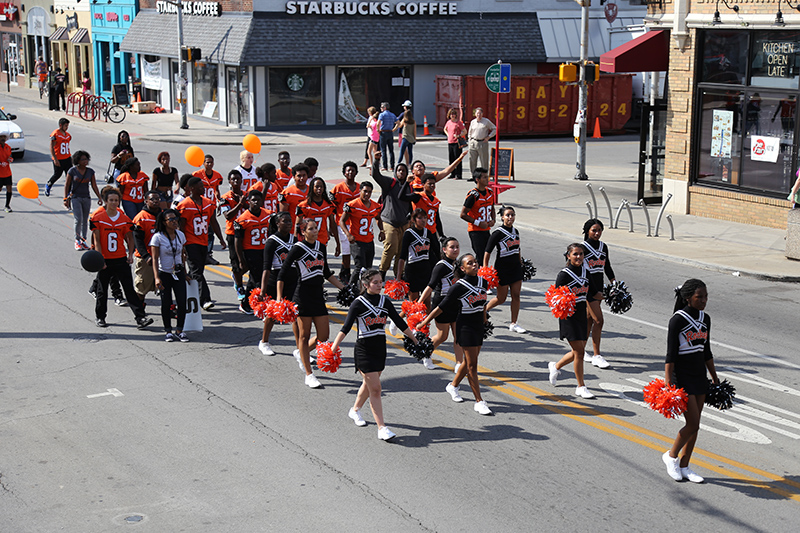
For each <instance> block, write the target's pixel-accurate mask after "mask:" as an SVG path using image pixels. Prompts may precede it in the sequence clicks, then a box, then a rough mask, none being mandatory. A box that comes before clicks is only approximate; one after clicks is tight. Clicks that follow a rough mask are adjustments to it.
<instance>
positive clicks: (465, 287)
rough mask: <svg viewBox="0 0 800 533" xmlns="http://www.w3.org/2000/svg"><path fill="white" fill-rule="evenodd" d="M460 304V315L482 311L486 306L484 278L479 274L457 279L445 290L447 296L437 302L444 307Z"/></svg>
mask: <svg viewBox="0 0 800 533" xmlns="http://www.w3.org/2000/svg"><path fill="white" fill-rule="evenodd" d="M456 302H459V303H460V304H461V314H462V315H472V314H474V313H482V312H483V309H484V307H486V280H485V279H483V278H481V277H479V276H466V277H464V278H461V279H459V280H458V281H457V282H455V283H454V284H453V286H452V287H450V290H449V291H447V296H445V298H444V300H442V302H441V303H440V304H439V307H440V308H442V309H446V308H448V307H449V306H454V305H456Z"/></svg>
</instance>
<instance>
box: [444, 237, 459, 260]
mask: <svg viewBox="0 0 800 533" xmlns="http://www.w3.org/2000/svg"><path fill="white" fill-rule="evenodd" d="M451 242H455V243H457V244H458V239H456V238H455V237H445V238H444V239H442V259H444V260H445V261H450V259H448V258H447V255H446V254H445V253H444V249H445V248H447V246H448V245H449V244H450V243H451Z"/></svg>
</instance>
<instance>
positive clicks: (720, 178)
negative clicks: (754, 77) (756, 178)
mask: <svg viewBox="0 0 800 533" xmlns="http://www.w3.org/2000/svg"><path fill="white" fill-rule="evenodd" d="M743 96H744V95H743V92H741V91H736V90H732V91H722V90H718V89H708V90H704V91H703V92H702V96H701V98H702V101H701V106H702V107H701V117H700V124H699V132H700V143H699V144H700V146H699V149H700V150H699V156H700V157H699V165H698V174H697V179H698V181H699V182H701V183H703V182H705V183H719V184H731V185H741V183H740V180H739V177H740V173H739V165H740V162H741V149H742V130H741V128H742V102H743Z"/></svg>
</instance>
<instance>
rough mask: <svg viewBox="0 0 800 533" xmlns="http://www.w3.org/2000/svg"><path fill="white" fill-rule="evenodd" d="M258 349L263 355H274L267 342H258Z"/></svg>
mask: <svg viewBox="0 0 800 533" xmlns="http://www.w3.org/2000/svg"><path fill="white" fill-rule="evenodd" d="M258 349H259V350H261V353H263V354H264V355H275V352H274V351H273V350H272V347H271V346H270V345H269V343H268V342H262V341H258Z"/></svg>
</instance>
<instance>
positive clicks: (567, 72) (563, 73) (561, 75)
mask: <svg viewBox="0 0 800 533" xmlns="http://www.w3.org/2000/svg"><path fill="white" fill-rule="evenodd" d="M577 73H578V67H577V65H575V63H561V64H560V65H559V66H558V79H559V81H566V82H574V81H575V80H576V79H577Z"/></svg>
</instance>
